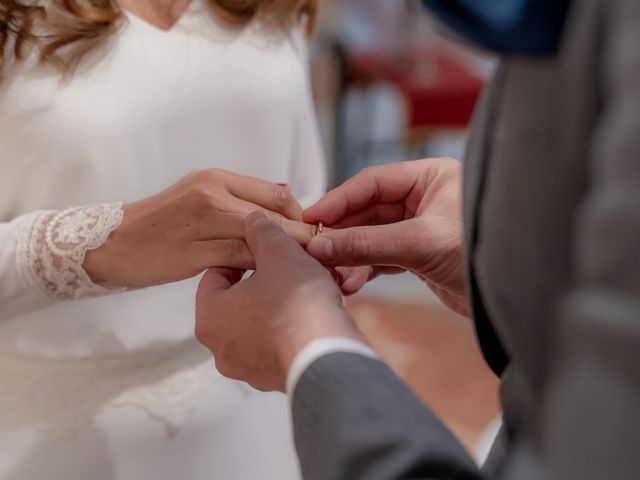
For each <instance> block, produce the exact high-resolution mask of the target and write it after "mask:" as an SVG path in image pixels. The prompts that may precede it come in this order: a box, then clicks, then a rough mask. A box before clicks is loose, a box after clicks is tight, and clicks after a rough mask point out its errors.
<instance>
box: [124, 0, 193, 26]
mask: <svg viewBox="0 0 640 480" xmlns="http://www.w3.org/2000/svg"><path fill="white" fill-rule="evenodd" d="M197 3H199V2H198V1H197V0H189V3H188V5H187V7H186V8H185V9H184V10H183V11H182V13H181V14H180V16H179V17H177V18H176V19H175V21H174V22H173V23H172V24H171V25H170V26H169V27H168V28H163V27H161V26H160V25H158V24H156V23H153V22H151V21H149V20H147V19H145V18H143V17H141V16H140V15H138V14H137V13H135V12H133V11H131V10H129V9H127V8H124V7H121V9H122V11H123V13H124V15H125V16H126V17H127V19H129V20H130V21H131V20H132V19H133V20H134V21H137V22H139V23H143V24H144V25H146V26H148V27H151V28H153V29H154V30H156V31H158V32H160V33H165V34H169V33H171V32H172V31H173V30H175V29H176V28H177V27H179V26H180V24H181V23H182V22H184V21H185V19H186V18H187V17H188V16H190V15H191V13H192V12H193V10H194V8H195V6H196V4H197Z"/></svg>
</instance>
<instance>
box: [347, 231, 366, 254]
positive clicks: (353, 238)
mask: <svg viewBox="0 0 640 480" xmlns="http://www.w3.org/2000/svg"><path fill="white" fill-rule="evenodd" d="M346 253H347V255H348V257H349V258H350V259H351V260H352V261H354V262H360V261H363V260H366V259H367V258H368V256H369V241H368V237H367V234H366V233H365V232H364V231H362V230H356V231H354V232H352V233H351V234H350V235H349V237H347V245H346Z"/></svg>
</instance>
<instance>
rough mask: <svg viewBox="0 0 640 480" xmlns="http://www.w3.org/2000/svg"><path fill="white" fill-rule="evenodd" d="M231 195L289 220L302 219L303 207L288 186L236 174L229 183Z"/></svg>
mask: <svg viewBox="0 0 640 480" xmlns="http://www.w3.org/2000/svg"><path fill="white" fill-rule="evenodd" d="M229 193H231V195H233V196H234V197H236V198H240V199H242V200H246V201H248V202H251V203H253V204H255V205H256V206H258V207H263V208H265V209H267V210H271V211H272V212H278V213H280V214H281V215H284V216H285V217H287V218H292V219H296V220H300V219H301V218H302V207H301V206H300V204H299V203H298V201H297V200H296V199H295V197H294V196H293V194H292V193H291V190H290V189H289V187H288V186H287V185H286V184H279V183H271V182H267V181H266V180H262V179H260V178H254V177H247V176H244V175H236V174H234V176H233V177H232V178H231V181H230V182H229Z"/></svg>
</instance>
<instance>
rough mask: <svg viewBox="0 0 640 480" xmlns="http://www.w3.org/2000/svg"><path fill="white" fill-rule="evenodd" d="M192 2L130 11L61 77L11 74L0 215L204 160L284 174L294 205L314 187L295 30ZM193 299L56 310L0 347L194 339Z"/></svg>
mask: <svg viewBox="0 0 640 480" xmlns="http://www.w3.org/2000/svg"><path fill="white" fill-rule="evenodd" d="M200 9H201V5H200V4H199V2H194V6H193V7H191V8H190V10H189V11H188V12H187V14H186V15H185V17H183V19H182V20H181V21H180V22H179V24H178V26H176V27H175V28H174V29H173V30H171V31H169V32H164V31H161V30H158V29H156V28H154V27H153V26H150V25H148V24H147V23H145V22H143V21H142V20H140V19H138V18H137V17H135V16H130V17H129V22H128V24H127V25H125V27H124V28H123V30H122V31H121V32H120V33H119V34H118V35H117V36H116V38H114V39H113V41H112V42H111V44H110V45H108V46H107V48H106V53H105V52H99V53H97V54H96V55H94V57H93V58H91V59H90V60H89V61H88V62H86V63H85V67H83V68H81V69H80V71H79V72H78V73H77V74H76V76H75V77H73V78H72V80H71V81H69V82H68V83H65V84H60V81H59V76H57V75H56V74H55V73H51V72H50V71H46V70H44V69H42V68H24V69H22V71H20V72H18V74H17V75H16V76H15V77H14V78H13V79H10V81H9V82H7V84H6V85H5V88H4V90H3V91H2V93H1V95H0V149H1V151H2V161H1V162H0V219H4V220H5V221H8V220H11V219H12V218H14V217H16V216H18V215H21V214H24V213H28V212H31V211H33V210H38V209H58V208H66V207H71V206H74V205H83V204H88V203H97V202H114V201H124V202H127V201H133V200H137V199H140V198H142V197H144V196H147V195H150V194H153V193H156V192H158V191H160V190H161V189H163V188H165V187H167V186H169V185H170V184H172V183H173V182H175V181H176V180H177V179H179V178H180V177H182V176H183V175H185V174H186V173H188V172H189V171H192V170H195V169H204V168H209V167H218V168H224V169H228V170H232V171H235V172H239V173H243V174H246V175H252V176H257V177H261V178H265V179H267V180H271V181H278V182H287V183H290V184H291V187H292V189H293V191H294V193H295V194H296V195H297V196H298V197H299V198H300V200H301V201H302V202H303V203H309V201H310V200H312V199H313V198H314V197H317V196H318V195H319V194H321V192H322V188H323V186H324V174H323V166H322V159H321V155H320V152H319V146H318V141H317V136H316V131H315V124H314V120H313V114H312V109H311V106H310V97H309V90H308V82H307V77H306V75H307V74H306V64H305V57H304V50H303V42H302V37H301V32H295V33H293V34H290V35H285V34H283V33H279V32H273V31H268V30H267V29H266V28H265V27H264V26H262V25H260V24H259V23H255V24H253V25H252V26H251V27H249V28H248V29H246V30H242V31H239V32H235V31H229V30H226V29H224V28H221V27H219V26H217V25H216V24H215V23H214V22H213V21H212V20H211V19H209V18H208V17H207V16H206V14H202V12H200V11H199V10H200ZM87 64H88V65H89V67H87V66H86V65H87ZM11 80H12V81H11ZM192 297H193V282H185V283H183V284H181V285H172V286H167V287H160V288H155V289H149V290H145V291H139V292H131V293H127V294H125V295H120V296H114V297H108V298H102V299H91V300H85V301H80V302H71V303H65V304H60V305H56V306H52V307H50V308H47V309H46V310H45V311H37V312H33V313H29V314H26V315H22V316H18V317H15V318H12V319H8V320H5V321H3V322H2V323H0V352H4V353H8V352H11V353H25V354H30V355H38V356H47V357H50V358H58V357H64V358H68V357H84V356H94V355H104V354H118V353H122V352H131V351H137V350H141V349H146V348H149V347H153V346H157V345H163V344H167V343H174V342H176V341H181V340H184V339H186V338H191V337H192V335H193V331H192V327H193V318H192V315H191V312H192V307H193V306H192V303H193V298H192ZM69 333H72V335H69ZM61 336H63V339H64V341H63V342H62V341H61V340H62V339H61V338H60V337H61ZM18 338H19V342H16V339H18Z"/></svg>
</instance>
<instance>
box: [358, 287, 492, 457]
mask: <svg viewBox="0 0 640 480" xmlns="http://www.w3.org/2000/svg"><path fill="white" fill-rule="evenodd" d="M348 308H349V311H350V312H351V314H352V316H353V317H354V318H355V319H356V322H357V323H358V325H359V326H360V328H361V330H362V331H363V332H364V333H365V335H367V337H368V338H369V340H370V342H371V343H372V345H373V346H374V348H375V349H376V350H377V351H378V353H379V354H380V355H381V357H383V358H384V359H385V360H386V361H387V362H388V363H389V364H390V365H391V366H392V368H393V369H394V370H395V371H396V373H398V374H399V376H401V377H402V378H403V379H404V380H405V381H406V382H407V383H408V384H409V385H410V386H411V387H412V388H413V390H414V391H415V392H416V393H417V394H418V396H419V397H420V398H421V399H422V400H423V401H424V402H425V403H427V404H428V405H429V406H430V407H431V409H432V410H433V411H434V412H436V414H438V415H439V416H440V418H441V419H442V420H443V421H444V422H445V423H446V424H447V425H448V426H449V428H450V429H451V430H452V431H453V432H454V434H455V435H456V436H457V437H458V438H459V439H460V440H461V442H462V443H463V444H464V445H465V446H466V447H467V449H469V450H473V449H474V447H475V446H476V442H477V440H478V437H479V435H480V434H481V433H482V432H483V430H484V429H485V427H486V426H487V425H488V423H489V422H491V420H493V419H494V418H495V417H496V416H497V415H498V414H499V405H498V396H497V393H498V380H497V379H496V377H495V376H494V375H493V373H492V372H491V371H490V370H489V368H488V367H487V365H486V363H485V362H484V360H483V358H482V355H481V353H480V350H479V347H478V344H477V341H476V339H475V336H474V331H473V326H472V324H471V321H470V320H468V319H466V318H463V317H460V316H458V315H456V314H454V313H452V312H450V311H449V310H447V309H445V308H444V307H442V306H440V305H439V304H436V303H435V302H415V303H407V302H406V301H402V302H400V301H390V300H383V299H381V298H379V297H374V296H371V297H367V296H359V297H356V298H351V299H349V300H348Z"/></svg>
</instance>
